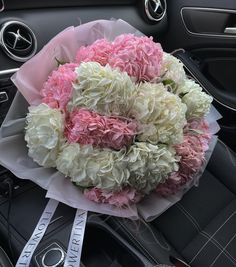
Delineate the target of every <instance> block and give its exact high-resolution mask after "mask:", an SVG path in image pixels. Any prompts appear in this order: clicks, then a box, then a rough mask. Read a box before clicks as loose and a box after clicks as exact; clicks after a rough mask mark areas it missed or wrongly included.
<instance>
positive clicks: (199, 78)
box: [0, 0, 236, 267]
mask: <svg viewBox="0 0 236 267" xmlns="http://www.w3.org/2000/svg"><path fill="white" fill-rule="evenodd" d="M97 19H108V20H109V19H122V20H124V21H127V22H128V23H129V24H131V25H132V26H134V27H135V28H137V29H138V30H139V31H141V32H142V33H144V34H145V35H147V36H153V38H154V40H155V41H156V42H160V43H161V45H162V47H163V49H164V51H166V52H169V53H172V54H173V55H175V56H176V57H177V58H178V59H179V60H181V61H182V62H183V64H184V67H185V70H186V72H187V74H188V75H189V76H190V77H192V78H193V79H194V80H195V81H196V82H197V83H199V84H200V85H201V86H202V87H203V89H204V90H205V91H206V92H207V93H208V94H210V95H211V96H212V97H213V98H214V101H213V105H214V107H215V108H216V109H217V110H218V111H219V112H220V114H221V115H222V118H221V119H220V120H219V121H218V122H219V125H220V128H221V129H220V131H219V133H218V141H217V144H216V147H215V149H214V152H213V154H212V157H211V159H210V161H209V163H208V165H207V167H206V169H205V171H204V173H203V175H202V177H201V179H200V183H199V186H197V187H193V188H191V189H190V190H189V191H188V192H187V193H186V194H185V195H184V197H183V198H182V199H181V200H180V201H179V202H177V203H176V204H175V205H174V206H172V207H171V208H169V209H168V210H167V211H165V212H164V213H163V214H162V215H160V216H159V217H157V218H156V219H155V220H153V221H151V222H145V221H143V220H142V219H140V220H139V221H131V220H129V219H124V218H118V217H112V216H105V215H99V214H95V213H89V215H88V219H87V226H86V230H85V237H84V243H83V251H82V257H81V266H84V267H95V266H96V267H98V266H99V267H134V266H135V267H139V266H140V267H144V266H150V267H151V266H192V267H211V266H213V267H233V266H236V175H235V173H236V154H235V151H236V89H235V84H236V75H235V69H236V2H235V0H224V1H222V0H100V1H98V0H67V1H63V0H47V1H46V0H41V1H34V0H24V1H17V0H7V1H6V0H5V1H4V0H0V126H1V124H2V122H3V120H4V118H5V116H6V114H7V112H8V110H9V108H10V105H11V103H12V101H13V98H14V96H15V94H16V91H17V88H16V87H15V86H14V85H13V83H12V82H11V80H10V78H11V76H12V75H13V74H14V73H15V72H16V71H17V70H18V68H19V67H20V66H21V65H22V64H23V63H24V62H26V61H27V60H28V59H30V58H31V57H32V56H33V55H34V54H35V53H37V52H39V51H40V49H42V47H43V46H44V45H45V44H46V43H47V42H48V41H49V40H50V39H52V38H53V37H54V36H55V35H56V34H57V33H59V32H60V31H62V30H64V29H65V28H67V27H69V26H78V25H80V24H83V23H86V22H89V21H93V20H97ZM19 32H20V33H21V35H22V37H23V38H22V39H21V40H23V39H24V37H25V38H26V39H28V38H29V39H30V40H31V41H30V42H24V41H22V42H19V43H18V44H16V43H15V42H14V40H15V39H14V36H16V35H17V34H19ZM35 75H37V72H36V73H35ZM45 194H46V193H45V190H43V189H42V188H40V187H39V186H37V185H35V184H33V183H32V182H30V181H27V180H21V179H19V178H17V177H15V176H14V175H13V174H12V173H10V171H8V170H7V169H5V168H4V167H2V166H0V267H10V266H14V265H15V264H16V261H17V259H18V257H19V255H20V253H21V251H22V249H23V248H24V246H25V244H26V242H27V241H28V240H29V238H30V236H31V234H32V232H33V231H34V228H35V226H36V224H37V222H38V220H39V218H40V216H41V214H42V212H43V210H44V208H45V206H46V203H47V201H48V200H47V199H46V198H45ZM74 215H75V209H73V208H71V207H69V206H66V205H64V204H61V203H60V204H59V206H58V208H57V210H56V212H55V214H54V216H53V218H52V221H51V223H50V225H49V227H48V229H47V231H46V234H45V235H44V237H43V239H42V240H41V242H40V244H39V245H38V247H37V249H36V251H35V253H34V255H33V258H32V261H31V265H30V266H32V267H34V266H35V267H36V266H38V267H49V266H63V260H64V258H65V254H66V251H67V246H68V242H69V238H70V232H71V228H72V224H73V219H74Z"/></svg>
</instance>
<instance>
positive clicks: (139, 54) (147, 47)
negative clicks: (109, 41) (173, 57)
mask: <svg viewBox="0 0 236 267" xmlns="http://www.w3.org/2000/svg"><path fill="white" fill-rule="evenodd" d="M162 60H163V50H162V47H161V45H160V44H159V43H155V42H153V39H152V37H150V38H148V37H146V36H144V37H137V36H134V35H133V34H122V35H120V36H118V37H117V38H116V39H115V40H114V42H113V51H112V53H111V54H110V57H109V60H108V63H109V65H111V66H112V67H114V68H118V69H120V71H126V72H127V73H128V74H129V76H132V77H135V79H136V80H137V81H138V82H139V81H152V80H154V79H155V78H158V77H159V75H160V71H161V64H162Z"/></svg>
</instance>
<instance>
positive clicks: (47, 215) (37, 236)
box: [15, 199, 59, 267]
mask: <svg viewBox="0 0 236 267" xmlns="http://www.w3.org/2000/svg"><path fill="white" fill-rule="evenodd" d="M58 203H59V202H58V201H56V200H54V199H50V200H49V201H48V204H47V206H46V208H45V209H44V211H43V214H42V216H41V218H40V219H39V222H38V224H37V226H36V228H35V229H34V232H33V234H32V235H31V237H30V239H29V241H28V242H27V243H26V245H25V247H24V249H23V251H22V252H21V255H20V257H19V259H18V261H17V263H16V266H15V267H28V266H29V265H30V261H31V258H32V256H33V254H34V251H35V249H36V248H37V246H38V244H39V242H40V241H41V239H42V238H43V236H44V234H45V232H46V230H47V227H48V225H49V223H50V221H51V219H52V216H53V214H54V212H55V210H56V208H57V206H58Z"/></svg>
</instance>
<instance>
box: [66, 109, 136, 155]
mask: <svg viewBox="0 0 236 267" xmlns="http://www.w3.org/2000/svg"><path fill="white" fill-rule="evenodd" d="M136 128H137V124H136V123H135V122H134V121H127V120H124V119H120V118H115V117H107V116H102V115H99V114H98V113H96V112H93V111H89V110H87V109H84V108H81V109H79V110H74V111H73V112H72V113H70V115H69V118H68V119H67V123H66V130H65V136H66V138H67V140H68V141H69V142H70V143H80V144H83V145H85V144H92V145H94V146H99V147H102V148H104V147H107V148H112V149H117V150H120V149H121V148H122V147H125V146H129V145H130V144H131V143H132V141H133V139H134V136H135V134H136Z"/></svg>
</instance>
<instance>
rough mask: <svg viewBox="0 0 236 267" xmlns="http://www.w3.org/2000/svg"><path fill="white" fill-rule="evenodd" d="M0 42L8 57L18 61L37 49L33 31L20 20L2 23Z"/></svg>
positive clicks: (31, 54)
mask: <svg viewBox="0 0 236 267" xmlns="http://www.w3.org/2000/svg"><path fill="white" fill-rule="evenodd" d="M0 44H1V46H2V48H3V51H4V52H5V53H6V54H7V55H8V56H9V57H10V58H12V59H14V60H15V61H20V62H25V61H27V60H28V59H30V58H31V57H32V56H33V55H34V54H35V53H36V50H37V40H36V37H35V35H34V33H33V31H32V30H31V29H30V28H29V27H28V26H27V25H26V24H24V23H22V22H20V21H9V22H6V23H4V24H3V25H2V27H1V30H0Z"/></svg>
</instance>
